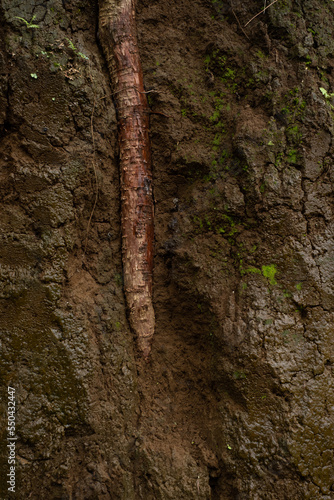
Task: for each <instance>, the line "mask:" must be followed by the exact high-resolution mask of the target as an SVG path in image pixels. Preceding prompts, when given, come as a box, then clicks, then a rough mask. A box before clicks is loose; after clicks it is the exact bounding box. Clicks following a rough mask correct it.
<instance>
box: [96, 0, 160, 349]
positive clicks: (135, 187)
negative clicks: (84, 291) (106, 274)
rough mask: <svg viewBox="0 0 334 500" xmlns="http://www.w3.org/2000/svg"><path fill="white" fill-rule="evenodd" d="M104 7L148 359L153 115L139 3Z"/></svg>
mask: <svg viewBox="0 0 334 500" xmlns="http://www.w3.org/2000/svg"><path fill="white" fill-rule="evenodd" d="M99 7H100V12H99V33H100V40H101V44H102V48H103V51H104V53H105V57H106V59H107V63H108V67H109V72H110V78H111V81H112V86H113V91H114V102H115V106H116V111H117V120H118V141H119V147H120V171H121V214H122V259H123V271H124V288H125V297H126V302H127V307H128V312H129V322H130V326H131V328H132V330H133V331H134V333H135V334H136V335H137V342H138V347H139V349H140V351H141V352H142V353H143V355H144V357H145V358H147V357H148V355H149V353H150V350H151V341H152V337H153V333H154V324H155V318H154V310H153V305H152V274H153V241H154V227H153V196H152V172H151V150H150V141H149V113H148V111H149V110H148V104H147V99H146V95H145V91H144V85H143V75H142V69H141V63H140V57H139V51H138V44H137V34H136V22H135V0H99Z"/></svg>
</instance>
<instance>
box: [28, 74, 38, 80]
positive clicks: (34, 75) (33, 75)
mask: <svg viewBox="0 0 334 500" xmlns="http://www.w3.org/2000/svg"><path fill="white" fill-rule="evenodd" d="M30 76H31V78H35V80H36V79H37V78H38V77H37V75H36V73H30Z"/></svg>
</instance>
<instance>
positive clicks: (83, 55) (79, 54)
mask: <svg viewBox="0 0 334 500" xmlns="http://www.w3.org/2000/svg"><path fill="white" fill-rule="evenodd" d="M78 56H80V57H82V59H86V60H87V61H88V60H89V57H87V56H85V54H83V53H82V52H78Z"/></svg>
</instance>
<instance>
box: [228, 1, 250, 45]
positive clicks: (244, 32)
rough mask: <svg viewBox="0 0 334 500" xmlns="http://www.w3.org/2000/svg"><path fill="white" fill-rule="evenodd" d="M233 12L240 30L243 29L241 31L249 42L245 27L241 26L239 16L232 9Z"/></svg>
mask: <svg viewBox="0 0 334 500" xmlns="http://www.w3.org/2000/svg"><path fill="white" fill-rule="evenodd" d="M232 12H233V14H234V17H235V18H236V20H237V23H238V25H239V28H240V29H241V31H242V32H243V34H244V35H245V37H246V38H247V40H249V37H248V36H247V33H246V31H245V30H244V29H243V27H242V26H241V24H240V22H239V19H238V17H237V15H236V13H235V12H234V10H233V9H232Z"/></svg>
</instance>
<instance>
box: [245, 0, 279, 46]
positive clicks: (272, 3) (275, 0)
mask: <svg viewBox="0 0 334 500" xmlns="http://www.w3.org/2000/svg"><path fill="white" fill-rule="evenodd" d="M276 2H277V0H274V1H273V2H271V4H269V5H268V6H267V7H266V8H265V9H263V10H261V12H258V13H257V14H256V16H254V17H252V19H250V20H249V21H248V23H246V24H245V26H244V28H246V26H247V25H248V24H249V23H251V22H252V21H253V19H255V18H256V17H257V16H259V15H260V14H262V13H263V12H264V11H265V10H267V9H269V7H271V6H272V5H274V3H276ZM247 38H248V37H247Z"/></svg>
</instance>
